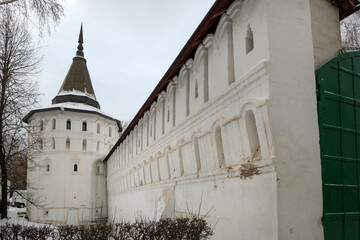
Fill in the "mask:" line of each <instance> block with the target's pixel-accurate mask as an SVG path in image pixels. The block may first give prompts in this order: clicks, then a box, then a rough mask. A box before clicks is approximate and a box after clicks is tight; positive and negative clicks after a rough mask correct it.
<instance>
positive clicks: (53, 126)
mask: <svg viewBox="0 0 360 240" xmlns="http://www.w3.org/2000/svg"><path fill="white" fill-rule="evenodd" d="M51 129H52V130H55V129H56V119H55V118H54V119H53V120H52V127H51Z"/></svg>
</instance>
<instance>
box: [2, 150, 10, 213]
mask: <svg viewBox="0 0 360 240" xmlns="http://www.w3.org/2000/svg"><path fill="white" fill-rule="evenodd" d="M0 158H1V159H0V165H1V205H0V210H1V211H0V212H1V218H2V219H3V218H7V193H8V191H7V190H8V189H7V169H6V163H5V156H4V154H1V157H0Z"/></svg>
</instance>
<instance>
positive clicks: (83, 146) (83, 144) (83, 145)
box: [82, 139, 86, 151]
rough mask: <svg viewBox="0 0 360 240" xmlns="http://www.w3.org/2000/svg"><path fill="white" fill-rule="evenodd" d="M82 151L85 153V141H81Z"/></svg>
mask: <svg viewBox="0 0 360 240" xmlns="http://www.w3.org/2000/svg"><path fill="white" fill-rule="evenodd" d="M82 150H83V151H86V139H83V141H82Z"/></svg>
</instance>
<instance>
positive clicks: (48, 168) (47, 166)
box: [46, 164, 50, 172]
mask: <svg viewBox="0 0 360 240" xmlns="http://www.w3.org/2000/svg"><path fill="white" fill-rule="evenodd" d="M46 171H47V172H50V164H46Z"/></svg>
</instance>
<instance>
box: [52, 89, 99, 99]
mask: <svg viewBox="0 0 360 240" xmlns="http://www.w3.org/2000/svg"><path fill="white" fill-rule="evenodd" d="M64 95H76V96H84V97H89V98H91V99H94V100H96V97H95V95H94V94H91V93H88V92H87V89H85V92H83V91H79V90H76V89H72V90H60V92H59V93H58V94H57V96H64Z"/></svg>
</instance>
